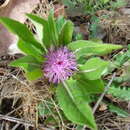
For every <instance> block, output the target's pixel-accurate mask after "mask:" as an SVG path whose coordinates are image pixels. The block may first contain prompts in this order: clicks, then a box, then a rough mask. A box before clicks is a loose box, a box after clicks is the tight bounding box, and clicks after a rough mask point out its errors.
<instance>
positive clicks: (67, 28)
mask: <svg viewBox="0 0 130 130" xmlns="http://www.w3.org/2000/svg"><path fill="white" fill-rule="evenodd" d="M73 30H74V25H73V23H72V22H71V21H66V22H65V24H64V25H63V27H62V30H61V32H60V34H59V44H61V45H66V44H68V43H70V42H71V40H72V35H73Z"/></svg>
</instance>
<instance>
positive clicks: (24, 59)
mask: <svg viewBox="0 0 130 130" xmlns="http://www.w3.org/2000/svg"><path fill="white" fill-rule="evenodd" d="M26 63H27V64H35V65H38V66H40V62H38V61H37V60H36V59H35V58H34V57H32V56H24V57H22V58H19V59H17V60H15V61H12V62H11V63H10V64H9V65H10V66H14V67H19V65H20V64H26Z"/></svg>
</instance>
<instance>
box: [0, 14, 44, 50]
mask: <svg viewBox="0 0 130 130" xmlns="http://www.w3.org/2000/svg"><path fill="white" fill-rule="evenodd" d="M0 23H2V24H3V25H4V26H5V27H6V28H7V29H8V30H10V31H11V32H12V33H14V34H16V35H18V37H19V38H20V39H22V40H23V41H24V42H27V43H28V44H32V45H33V46H35V47H36V48H39V49H41V50H43V48H42V46H41V45H40V43H39V42H38V41H37V40H36V39H35V38H34V36H33V34H32V33H31V32H30V31H29V29H28V28H27V27H26V25H24V24H22V23H20V22H18V21H16V20H13V19H10V18H4V17H1V18H0Z"/></svg>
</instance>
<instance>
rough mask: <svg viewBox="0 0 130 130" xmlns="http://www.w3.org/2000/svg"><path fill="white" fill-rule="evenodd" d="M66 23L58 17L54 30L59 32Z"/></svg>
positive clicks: (62, 18)
mask: <svg viewBox="0 0 130 130" xmlns="http://www.w3.org/2000/svg"><path fill="white" fill-rule="evenodd" d="M65 22H66V20H65V19H64V17H63V16H60V17H58V19H56V28H57V31H58V32H60V31H61V29H62V27H63V25H64V23H65Z"/></svg>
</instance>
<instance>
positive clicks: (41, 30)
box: [27, 14, 50, 51]
mask: <svg viewBox="0 0 130 130" xmlns="http://www.w3.org/2000/svg"><path fill="white" fill-rule="evenodd" d="M27 17H28V18H29V19H30V20H31V21H32V23H33V24H34V25H35V27H36V31H37V34H38V38H39V40H40V42H41V43H43V44H42V46H43V48H44V49H45V51H46V44H50V39H49V37H48V36H49V35H48V31H47V29H46V28H48V23H47V20H45V19H43V18H41V17H39V16H37V15H34V14H27ZM44 39H45V40H44ZM44 44H45V45H44Z"/></svg>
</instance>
